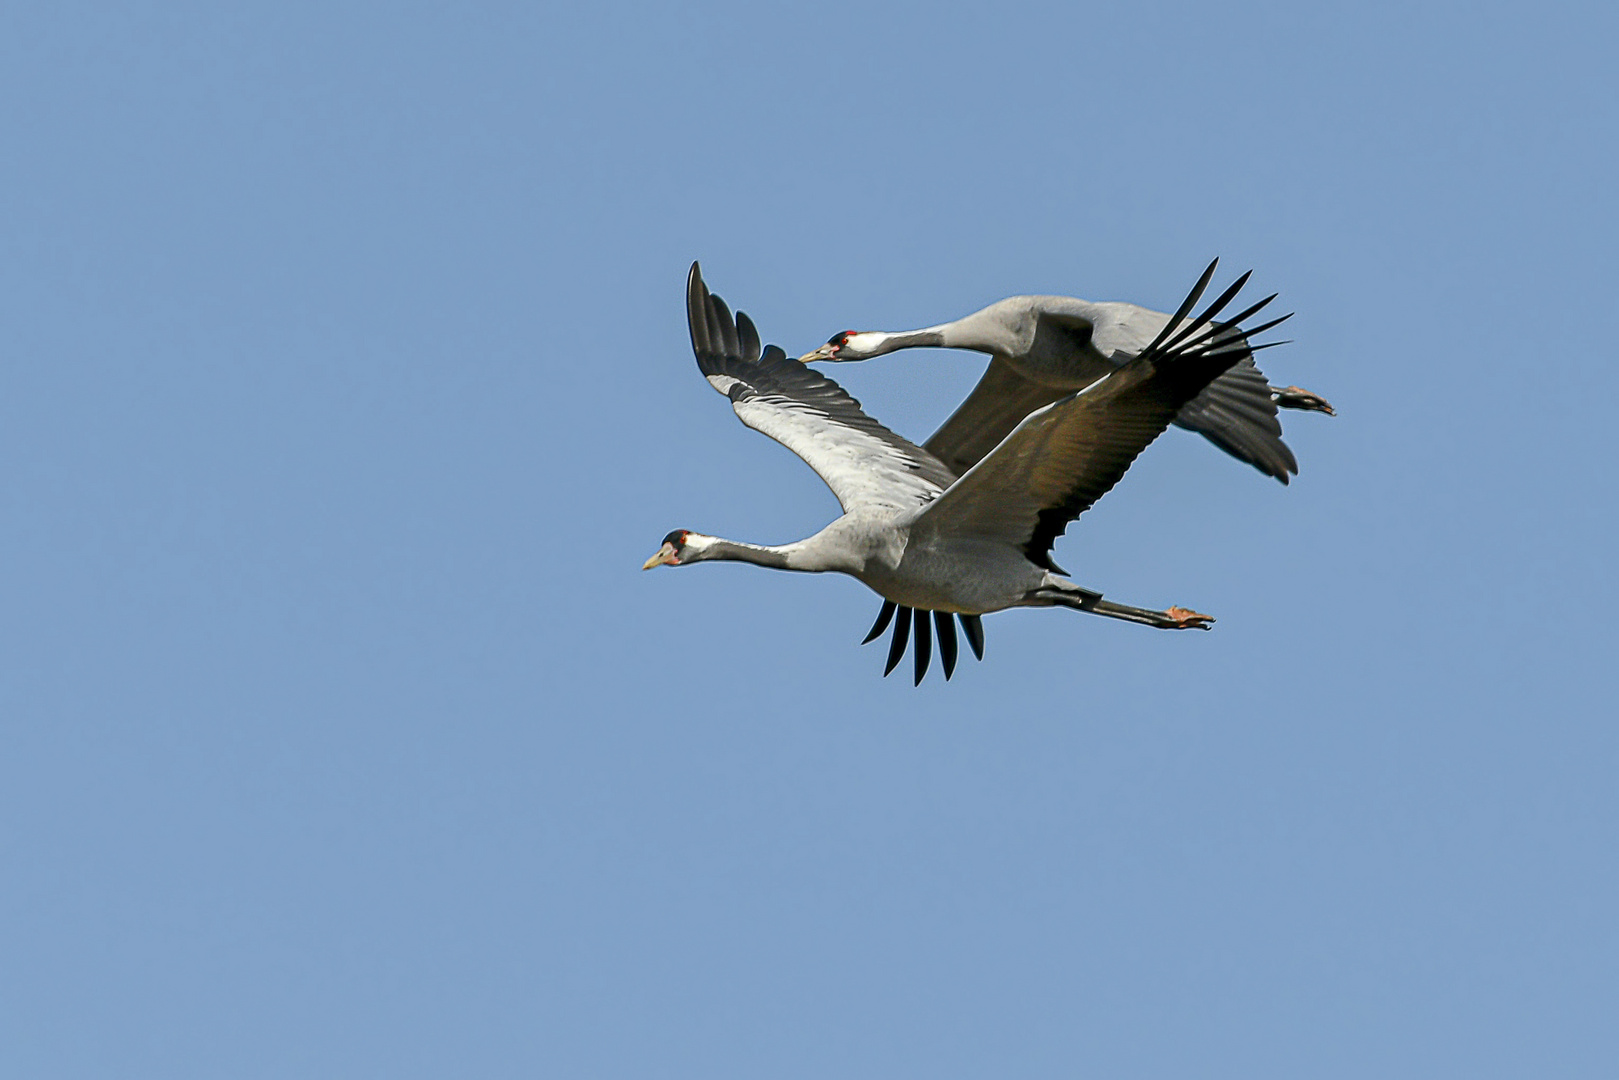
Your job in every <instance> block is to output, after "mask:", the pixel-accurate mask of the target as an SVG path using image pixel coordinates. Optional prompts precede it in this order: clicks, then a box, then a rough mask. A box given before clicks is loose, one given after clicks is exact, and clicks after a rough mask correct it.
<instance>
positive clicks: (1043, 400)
mask: <svg viewBox="0 0 1619 1080" xmlns="http://www.w3.org/2000/svg"><path fill="white" fill-rule="evenodd" d="M1068 393H1069V391H1068V390H1066V389H1062V388H1055V387H1051V386H1046V385H1043V384H1041V383H1037V382H1033V381H1031V380H1029V379H1026V378H1024V377H1023V376H1022V375H1020V374H1018V373H1017V371H1016V370H1015V369H1014V368H1013V367H1012V365H1011V364H1009V363H1007V362H1006V361H1005V360H1002V359H1000V358H999V357H996V358H994V359H992V360H991V361H990V362H989V369H988V370H987V371H985V372H984V377H983V378H981V379H979V380H978V385H977V386H975V387H973V392H972V393H970V394H968V395H967V400H965V401H963V402H962V403H961V405H960V407H958V408H957V409H956V411H955V412H954V413H952V414H951V415H950V419H948V420H946V421H945V422H944V424H943V426H942V427H940V428H939V430H938V431H936V432H934V433H933V437H932V438H930V439H929V440H928V441H927V442H925V443H923V444H922V447H923V449H925V450H927V451H928V452H929V453H931V454H932V455H933V456H934V457H936V458H938V459H939V460H940V461H942V462H944V463H945V464H946V465H948V466H949V467H950V468H951V469H953V470H955V471H956V473H958V474H960V473H965V472H966V471H967V470H968V469H970V468H972V467H973V466H974V465H976V464H978V462H979V460H980V459H981V458H983V456H984V455H985V454H987V453H989V452H990V451H991V450H993V449H995V447H996V446H998V445H1000V442H1001V440H1002V439H1004V438H1006V436H1007V435H1009V434H1011V432H1012V429H1013V428H1015V427H1017V426H1018V422H1019V421H1021V420H1022V419H1023V418H1024V417H1025V416H1028V415H1029V414H1030V413H1032V412H1034V410H1036V409H1038V408H1041V407H1043V406H1046V405H1050V404H1051V403H1052V402H1053V401H1056V400H1057V399H1058V398H1061V397H1064V396H1066V395H1067V394H1068Z"/></svg>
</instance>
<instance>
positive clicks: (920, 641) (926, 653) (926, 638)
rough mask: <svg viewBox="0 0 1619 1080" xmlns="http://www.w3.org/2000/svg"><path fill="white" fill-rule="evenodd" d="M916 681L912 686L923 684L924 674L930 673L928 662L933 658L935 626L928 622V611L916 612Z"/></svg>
mask: <svg viewBox="0 0 1619 1080" xmlns="http://www.w3.org/2000/svg"><path fill="white" fill-rule="evenodd" d="M915 621H916V682H914V683H912V684H911V685H912V686H921V685H922V676H924V675H926V674H927V673H928V664H929V663H931V662H932V660H933V626H932V624H931V623H929V622H928V613H927V612H925V611H918V612H917V613H916V620H915Z"/></svg>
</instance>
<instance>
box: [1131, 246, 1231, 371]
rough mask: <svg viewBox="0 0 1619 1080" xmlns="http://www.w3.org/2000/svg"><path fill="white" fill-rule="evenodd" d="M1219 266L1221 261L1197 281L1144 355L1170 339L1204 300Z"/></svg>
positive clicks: (1211, 264)
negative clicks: (1205, 292)
mask: <svg viewBox="0 0 1619 1080" xmlns="http://www.w3.org/2000/svg"><path fill="white" fill-rule="evenodd" d="M1219 265H1220V260H1219V259H1215V260H1214V261H1213V262H1211V263H1209V266H1208V269H1206V270H1204V271H1203V276H1202V277H1200V278H1198V279H1197V284H1196V285H1194V286H1192V291H1191V292H1189V293H1187V294H1186V299H1185V300H1182V301H1181V306H1180V307H1178V308H1176V309H1175V314H1173V315H1171V316H1170V317H1169V321H1168V322H1167V323H1165V324H1164V328H1163V329H1162V330H1160V331H1158V336H1157V337H1155V338H1153V339H1152V344H1150V345H1148V346H1147V347H1146V348H1145V349H1143V350H1142V351H1141V354H1142V355H1146V354H1147V353H1150V352H1153V351H1154V350H1155V349H1157V348H1158V346H1160V345H1162V344H1163V343H1164V339H1165V338H1167V337H1169V335H1170V334H1171V333H1173V332H1174V330H1175V328H1176V327H1177V326H1179V325H1180V323H1181V320H1182V319H1184V318H1186V316H1187V315H1188V314H1189V313H1190V312H1191V310H1192V309H1193V308H1194V307H1196V306H1197V302H1198V301H1199V300H1201V299H1202V298H1203V290H1204V289H1207V288H1208V287H1209V281H1210V279H1211V278H1213V277H1214V268H1215V267H1217V266H1219Z"/></svg>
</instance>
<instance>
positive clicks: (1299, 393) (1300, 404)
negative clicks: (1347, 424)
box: [1270, 386, 1338, 416]
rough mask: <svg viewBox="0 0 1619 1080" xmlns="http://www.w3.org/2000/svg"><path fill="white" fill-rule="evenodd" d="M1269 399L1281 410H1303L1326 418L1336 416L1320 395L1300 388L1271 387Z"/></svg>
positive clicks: (1335, 412)
mask: <svg viewBox="0 0 1619 1080" xmlns="http://www.w3.org/2000/svg"><path fill="white" fill-rule="evenodd" d="M1270 398H1271V400H1272V401H1274V402H1276V404H1277V406H1278V407H1280V408H1283V409H1305V410H1307V411H1309V412H1324V413H1326V414H1327V415H1328V416H1337V415H1338V413H1337V411H1336V410H1335V409H1333V407H1332V405H1331V404H1329V403H1328V401H1327V399H1326V398H1324V397H1322V396H1321V395H1320V394H1312V393H1310V391H1308V390H1306V389H1304V388H1303V387H1302V386H1273V387H1271V388H1270Z"/></svg>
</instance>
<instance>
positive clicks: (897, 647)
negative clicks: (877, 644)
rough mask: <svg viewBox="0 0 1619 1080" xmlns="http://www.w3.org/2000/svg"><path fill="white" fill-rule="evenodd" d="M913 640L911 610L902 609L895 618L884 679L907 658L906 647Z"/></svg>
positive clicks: (884, 669)
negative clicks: (892, 638) (902, 659)
mask: <svg viewBox="0 0 1619 1080" xmlns="http://www.w3.org/2000/svg"><path fill="white" fill-rule="evenodd" d="M910 640H911V609H910V608H908V607H902V608H900V609H899V610H898V612H897V613H896V614H895V617H894V640H893V642H892V643H891V644H890V645H889V646H888V664H887V666H885V667H884V668H883V678H885V679H886V678H888V676H889V674H890V673H891V672H893V670H894V669H895V668H896V667H898V666H899V662H900V660H901V658H903V657H904V656H905V646H906V644H907V643H908V642H909V641H910Z"/></svg>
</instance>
